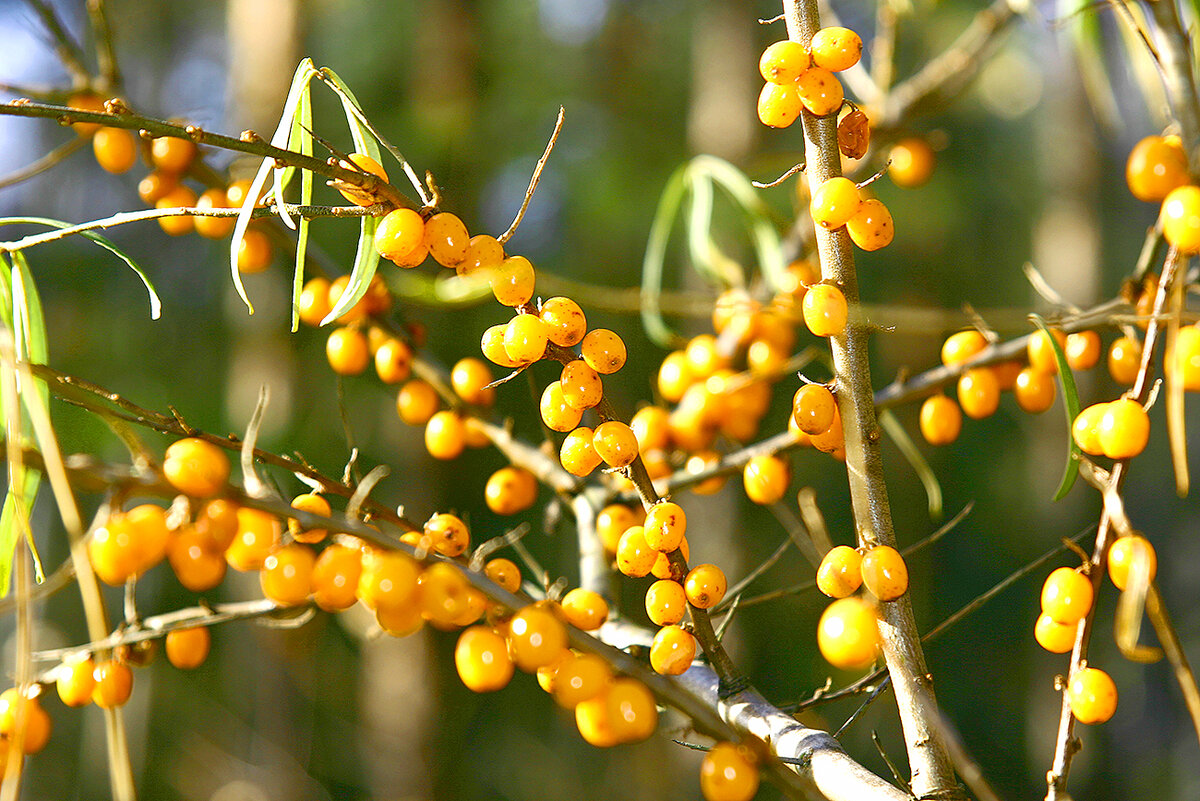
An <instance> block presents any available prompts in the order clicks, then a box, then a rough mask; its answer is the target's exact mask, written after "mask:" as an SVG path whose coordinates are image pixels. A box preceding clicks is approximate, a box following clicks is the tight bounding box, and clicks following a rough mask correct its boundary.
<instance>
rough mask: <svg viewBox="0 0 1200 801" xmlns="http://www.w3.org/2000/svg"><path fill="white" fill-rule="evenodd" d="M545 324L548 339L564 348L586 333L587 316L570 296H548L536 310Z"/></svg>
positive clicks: (573, 344)
mask: <svg viewBox="0 0 1200 801" xmlns="http://www.w3.org/2000/svg"><path fill="white" fill-rule="evenodd" d="M538 316H539V317H541V318H542V322H544V323H545V324H546V327H547V330H548V332H549V334H548V335H549V337H550V341H551V342H553V343H554V344H555V345H561V346H562V347H564V348H571V347H574V346H575V345H578V344H579V343H580V342H581V341H582V340H583V336H584V334H586V333H587V317H585V316H584V314H583V309H581V308H579V304H578V303H576V302H575V301H573V300H571V299H570V298H564V297H556V298H549V299H548V300H545V301H543V302H542V307H541V309H540V310H539V312H538Z"/></svg>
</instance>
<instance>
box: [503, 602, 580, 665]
mask: <svg viewBox="0 0 1200 801" xmlns="http://www.w3.org/2000/svg"><path fill="white" fill-rule="evenodd" d="M508 646H509V651H510V653H511V654H512V657H513V661H514V662H515V663H516V664H517V667H519V668H520V669H521V670H523V671H525V672H526V673H532V672H533V671H535V670H537V669H538V668H540V667H542V666H543V665H548V664H550V663H551V662H553V661H554V660H555V659H557V658H558V657H559V655H560V654H561V653H562V652H563V651H564V650H565V649H566V647H567V630H566V629H565V628H563V624H562V622H561V621H560V620H559V619H558V618H557V617H555V616H554V614H553V613H552V612H550V611H548V610H546V609H544V608H542V607H540V606H527V607H525V608H524V609H522V610H521V611H519V612H517V613H516V614H515V615H513V617H512V620H510V621H509V622H508Z"/></svg>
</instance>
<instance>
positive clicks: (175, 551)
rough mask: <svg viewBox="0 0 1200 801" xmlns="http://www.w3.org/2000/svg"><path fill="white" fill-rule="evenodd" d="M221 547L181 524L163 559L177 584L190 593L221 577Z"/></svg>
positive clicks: (210, 585)
mask: <svg viewBox="0 0 1200 801" xmlns="http://www.w3.org/2000/svg"><path fill="white" fill-rule="evenodd" d="M235 533H236V531H235ZM223 550H224V549H223V548H221V549H219V550H218V549H217V547H216V546H214V545H213V544H212V542H211V540H210V539H209V537H208V536H207V535H206V534H203V533H201V532H200V531H199V530H198V528H197V527H196V526H183V527H182V528H181V529H180V530H179V531H178V532H177V533H176V534H175V537H174V538H173V539H172V540H171V544H170V545H169V546H168V548H167V560H168V561H169V562H170V563H171V569H172V570H173V571H175V576H176V578H178V579H179V583H180V584H182V585H183V586H185V587H187V588H188V589H189V590H191V591H192V592H204V591H206V590H211V589H212V588H213V587H215V586H217V585H218V584H220V583H221V580H222V579H223V578H225V568H226V563H225V557H224V555H223V553H222V551H223Z"/></svg>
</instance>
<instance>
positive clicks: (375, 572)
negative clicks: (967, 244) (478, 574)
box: [357, 551, 457, 611]
mask: <svg viewBox="0 0 1200 801" xmlns="http://www.w3.org/2000/svg"><path fill="white" fill-rule="evenodd" d="M455 572H457V571H455ZM420 576H421V567H420V565H418V564H417V562H416V560H414V559H413V558H412V557H411V556H409V555H408V554H406V553H403V552H401V551H383V552H381V551H368V552H367V553H366V554H364V555H363V558H362V571H361V572H360V573H359V576H358V590H357V592H358V598H359V600H360V601H362V602H363V604H364V605H365V606H366V607H367V608H368V609H374V610H376V611H384V610H394V609H399V608H401V607H406V606H409V605H410V604H411V603H412V601H413V600H414V599H415V597H416V594H417V582H418V579H419V578H420ZM414 605H415V604H414Z"/></svg>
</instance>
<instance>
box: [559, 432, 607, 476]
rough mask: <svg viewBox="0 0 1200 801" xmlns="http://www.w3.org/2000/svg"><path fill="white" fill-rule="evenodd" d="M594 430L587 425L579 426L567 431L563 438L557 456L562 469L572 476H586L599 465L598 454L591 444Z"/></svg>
mask: <svg viewBox="0 0 1200 801" xmlns="http://www.w3.org/2000/svg"><path fill="white" fill-rule="evenodd" d="M593 436H594V432H593V431H592V429H590V428H588V427H587V426H580V427H579V428H576V429H574V430H572V431H571V432H569V433H568V434H567V436H566V437H565V438H564V439H563V443H562V448H560V449H559V452H558V458H559V461H560V462H561V463H562V466H563V469H564V470H566V471H567V472H568V473H570V474H571V475H573V476H579V477H581V478H582V477H583V476H587V475H590V474H591V472H592V471H593V470H595V469H596V468H597V467H599V466H600V462H601V461H602V460H601V458H600V454H598V453H596V448H595V446H594V445H593V444H592V438H593Z"/></svg>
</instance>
